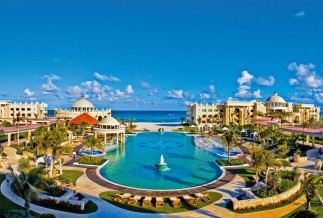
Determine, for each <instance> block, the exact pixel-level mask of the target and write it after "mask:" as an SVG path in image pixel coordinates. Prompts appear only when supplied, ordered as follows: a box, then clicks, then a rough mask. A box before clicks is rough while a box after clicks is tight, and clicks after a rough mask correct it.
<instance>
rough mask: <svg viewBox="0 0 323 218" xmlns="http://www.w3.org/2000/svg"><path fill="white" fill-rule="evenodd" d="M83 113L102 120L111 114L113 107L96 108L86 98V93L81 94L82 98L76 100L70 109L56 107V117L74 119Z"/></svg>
mask: <svg viewBox="0 0 323 218" xmlns="http://www.w3.org/2000/svg"><path fill="white" fill-rule="evenodd" d="M83 113H88V114H89V115H91V116H92V117H94V118H96V119H97V120H99V121H100V120H101V119H103V118H105V117H110V116H111V109H96V108H95V107H94V105H93V104H92V103H91V102H90V101H88V100H86V99H85V96H84V95H82V96H81V99H80V100H78V101H76V102H74V103H73V105H72V106H71V108H70V109H58V108H55V109H54V116H55V118H57V119H64V120H71V119H74V118H75V117H77V116H79V115H81V114H83Z"/></svg>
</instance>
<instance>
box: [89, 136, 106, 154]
mask: <svg viewBox="0 0 323 218" xmlns="http://www.w3.org/2000/svg"><path fill="white" fill-rule="evenodd" d="M85 146H86V147H87V148H90V149H91V153H92V154H93V152H94V149H99V150H104V148H105V147H104V145H103V144H102V140H101V139H98V138H95V137H91V138H89V140H87V142H86V144H85Z"/></svg>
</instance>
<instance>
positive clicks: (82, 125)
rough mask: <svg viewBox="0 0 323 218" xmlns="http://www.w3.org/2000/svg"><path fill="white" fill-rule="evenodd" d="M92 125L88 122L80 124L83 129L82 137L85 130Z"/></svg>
mask: <svg viewBox="0 0 323 218" xmlns="http://www.w3.org/2000/svg"><path fill="white" fill-rule="evenodd" d="M89 125H90V124H89V123H88V122H84V121H83V122H81V123H80V124H79V127H80V128H81V129H82V135H84V133H85V132H84V130H85V128H86V127H88V126H89Z"/></svg>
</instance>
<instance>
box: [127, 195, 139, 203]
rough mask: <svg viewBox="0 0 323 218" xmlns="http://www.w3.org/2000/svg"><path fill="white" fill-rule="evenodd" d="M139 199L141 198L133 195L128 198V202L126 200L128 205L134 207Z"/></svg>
mask: <svg viewBox="0 0 323 218" xmlns="http://www.w3.org/2000/svg"><path fill="white" fill-rule="evenodd" d="M140 199H141V196H139V195H135V196H134V197H130V198H129V200H128V203H127V204H129V205H136V204H138V201H139V200H140Z"/></svg>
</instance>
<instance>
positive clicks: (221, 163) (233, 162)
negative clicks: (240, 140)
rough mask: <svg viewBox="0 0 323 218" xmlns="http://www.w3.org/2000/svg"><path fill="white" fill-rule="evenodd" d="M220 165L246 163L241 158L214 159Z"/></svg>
mask: <svg viewBox="0 0 323 218" xmlns="http://www.w3.org/2000/svg"><path fill="white" fill-rule="evenodd" d="M216 162H217V163H218V164H219V165H220V166H241V165H244V164H246V162H245V161H244V160H241V159H232V160H230V162H229V161H228V160H216Z"/></svg>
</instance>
